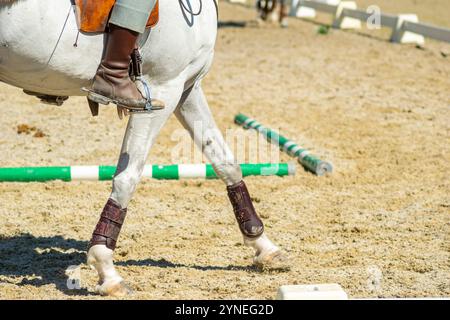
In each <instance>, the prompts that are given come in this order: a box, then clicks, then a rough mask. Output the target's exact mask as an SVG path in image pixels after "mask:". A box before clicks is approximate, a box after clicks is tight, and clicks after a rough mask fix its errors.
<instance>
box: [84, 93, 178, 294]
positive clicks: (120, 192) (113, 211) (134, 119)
mask: <svg viewBox="0 0 450 320" xmlns="http://www.w3.org/2000/svg"><path fill="white" fill-rule="evenodd" d="M167 96H168V97H170V98H167V100H166V101H169V103H170V100H172V99H173V103H172V104H171V106H170V105H169V104H168V105H167V106H168V108H166V109H164V110H159V111H155V112H152V113H141V114H139V113H137V114H132V115H131V116H130V119H129V122H128V127H127V130H126V133H125V137H124V140H123V144H122V150H121V154H120V159H119V163H118V166H117V172H116V174H115V176H114V179H113V190H112V193H111V196H110V198H109V199H108V202H107V203H106V205H105V207H104V209H103V212H102V214H101V217H100V220H99V222H98V224H97V226H96V228H95V230H94V232H93V235H92V239H91V242H90V248H89V251H88V264H89V265H91V266H93V267H95V269H96V270H97V272H98V274H99V277H100V281H99V286H98V287H97V290H98V291H99V293H101V294H103V295H110V296H123V295H126V294H128V293H129V290H128V288H127V287H126V286H125V284H124V283H123V279H122V278H121V277H120V275H119V274H118V273H117V271H116V270H115V268H114V264H113V252H114V249H115V246H116V241H117V239H118V237H119V233H120V229H121V227H122V224H123V222H124V220H125V215H126V210H127V209H126V208H127V207H128V203H129V201H130V200H131V197H132V195H133V193H134V191H135V189H136V186H137V184H138V183H139V180H140V178H141V176H142V172H143V169H144V165H145V161H146V159H147V156H148V152H149V151H150V148H151V146H152V145H153V142H154V140H155V139H156V136H157V135H158V133H159V131H160V129H161V128H162V126H163V125H164V123H165V122H166V120H167V119H168V117H169V116H170V114H171V113H172V112H173V110H174V109H175V106H176V104H177V102H175V100H176V101H178V100H179V97H180V96H181V90H177V91H174V92H173V93H171V94H168V95H167Z"/></svg>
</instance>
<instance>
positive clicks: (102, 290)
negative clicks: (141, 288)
mask: <svg viewBox="0 0 450 320" xmlns="http://www.w3.org/2000/svg"><path fill="white" fill-rule="evenodd" d="M96 291H97V292H98V293H99V294H101V295H102V296H108V297H115V298H121V297H126V296H129V295H131V294H132V293H133V290H132V289H131V288H130V287H129V286H128V285H127V284H126V283H125V282H124V281H121V282H118V283H113V284H108V283H103V284H102V285H98V286H97V288H96Z"/></svg>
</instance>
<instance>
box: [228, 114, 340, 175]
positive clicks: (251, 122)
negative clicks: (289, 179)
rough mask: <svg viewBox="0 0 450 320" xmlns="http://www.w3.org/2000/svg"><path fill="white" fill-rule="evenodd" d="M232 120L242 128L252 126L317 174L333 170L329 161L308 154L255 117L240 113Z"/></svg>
mask: <svg viewBox="0 0 450 320" xmlns="http://www.w3.org/2000/svg"><path fill="white" fill-rule="evenodd" d="M234 122H235V123H236V124H238V125H241V126H243V127H244V129H248V128H252V129H255V130H257V131H258V132H259V133H261V134H262V135H263V136H264V137H265V138H266V139H267V141H269V142H271V143H273V144H277V145H278V146H279V147H280V149H282V150H283V151H285V152H286V153H287V154H289V155H291V156H293V157H296V158H297V159H298V162H300V164H301V165H303V166H304V167H305V168H306V169H307V170H309V171H311V172H312V173H315V174H316V175H318V176H323V175H324V174H326V173H331V172H332V171H333V166H332V164H331V163H329V162H326V161H322V160H320V159H319V158H317V157H316V156H314V155H312V154H310V152H309V151H308V150H306V149H304V148H303V147H301V146H299V145H297V144H296V143H295V142H293V141H291V140H289V139H287V138H285V137H283V136H282V135H280V134H278V133H277V132H276V131H273V130H272V129H270V128H267V127H264V126H263V125H262V124H260V123H259V122H257V121H256V120H255V119H252V118H249V117H247V116H246V115H243V114H242V113H240V114H238V115H236V116H235V118H234Z"/></svg>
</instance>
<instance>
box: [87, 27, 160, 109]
mask: <svg viewBox="0 0 450 320" xmlns="http://www.w3.org/2000/svg"><path fill="white" fill-rule="evenodd" d="M138 36H139V33H137V32H134V31H131V30H128V29H125V28H122V27H119V26H116V25H113V24H110V25H109V32H108V34H107V39H106V47H105V52H104V56H103V59H102V61H101V63H100V66H99V67H98V69H97V73H96V75H95V78H94V83H93V85H92V88H91V90H89V94H88V99H89V100H91V101H94V102H97V103H101V104H108V103H110V102H111V103H115V104H117V105H119V106H123V107H126V108H129V109H134V110H142V109H144V108H145V106H146V103H147V100H146V98H145V97H143V96H142V94H141V92H140V91H139V90H138V88H137V87H136V84H135V83H134V82H133V81H132V80H131V79H130V76H129V66H130V61H131V54H132V52H133V50H134V49H135V47H136V41H137V38H138ZM151 104H152V106H153V107H155V109H161V108H163V107H164V103H163V102H162V101H159V100H156V99H152V100H151Z"/></svg>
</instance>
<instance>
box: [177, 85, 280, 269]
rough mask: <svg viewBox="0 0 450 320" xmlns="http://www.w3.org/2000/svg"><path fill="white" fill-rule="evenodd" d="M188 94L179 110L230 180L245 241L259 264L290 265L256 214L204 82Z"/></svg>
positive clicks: (219, 173)
mask: <svg viewBox="0 0 450 320" xmlns="http://www.w3.org/2000/svg"><path fill="white" fill-rule="evenodd" d="M184 98H185V100H184V102H183V104H182V105H180V107H179V108H178V109H177V110H176V112H175V114H176V116H177V118H178V119H179V120H180V122H181V123H182V124H183V126H184V127H185V128H186V129H187V130H188V131H189V132H190V134H191V136H192V138H193V139H194V141H195V143H196V144H197V146H198V147H199V148H201V149H202V151H203V152H204V154H205V155H206V157H207V158H208V159H209V161H210V162H211V164H212V166H213V167H214V170H215V172H216V174H217V176H218V177H219V178H220V179H221V180H222V181H223V182H224V183H225V184H226V186H227V191H228V196H229V198H230V202H231V204H232V205H233V209H234V212H235V215H236V219H237V221H238V224H239V227H240V230H241V232H242V235H243V237H244V243H245V244H246V245H247V246H250V247H252V248H254V249H255V258H254V263H255V265H257V266H258V267H269V268H286V267H288V261H287V258H286V256H285V254H284V253H283V252H282V251H281V250H280V249H279V248H278V247H277V246H275V245H274V244H273V243H272V242H271V241H270V240H269V238H268V237H267V236H266V234H265V232H264V226H263V223H262V221H261V220H260V218H259V217H258V215H257V214H256V211H255V209H254V207H253V204H252V200H251V199H250V195H249V193H248V190H247V187H246V185H245V183H244V181H243V178H242V172H241V168H240V166H239V165H238V164H237V163H236V162H235V159H234V156H233V154H232V152H231V150H230V149H229V147H228V145H227V144H226V143H225V141H224V138H223V136H222V134H221V133H220V131H219V129H218V128H217V126H216V123H215V122H214V119H213V116H212V114H211V111H210V110H209V106H208V103H207V101H206V98H205V95H204V94H203V91H202V89H201V87H200V85H199V84H197V85H196V86H194V87H193V88H192V89H191V91H190V92H189V93H188V94H187V95H186V96H185V97H184Z"/></svg>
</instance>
